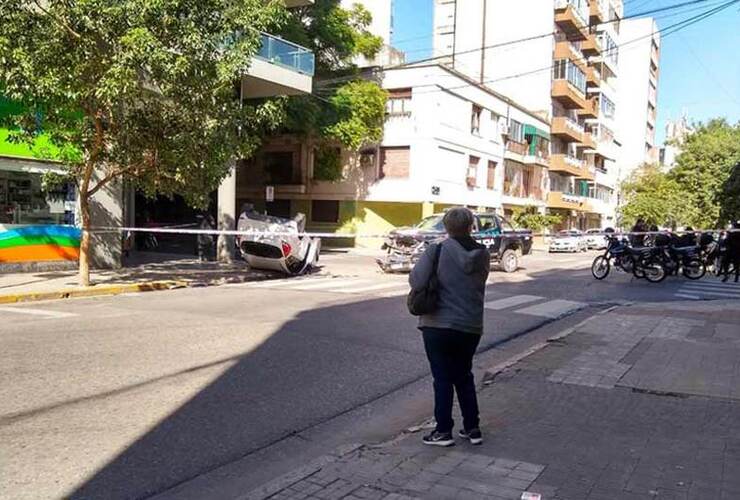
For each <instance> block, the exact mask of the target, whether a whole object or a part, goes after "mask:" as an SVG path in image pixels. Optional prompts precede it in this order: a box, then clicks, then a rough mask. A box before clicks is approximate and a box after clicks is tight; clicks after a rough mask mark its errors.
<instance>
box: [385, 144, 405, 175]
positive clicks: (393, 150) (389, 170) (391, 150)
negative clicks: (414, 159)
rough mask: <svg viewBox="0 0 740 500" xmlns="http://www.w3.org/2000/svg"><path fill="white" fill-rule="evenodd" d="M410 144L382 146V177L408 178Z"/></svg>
mask: <svg viewBox="0 0 740 500" xmlns="http://www.w3.org/2000/svg"><path fill="white" fill-rule="evenodd" d="M410 152H411V148H409V146H401V147H384V148H380V178H381V179H382V178H384V177H389V178H408V176H409V157H410Z"/></svg>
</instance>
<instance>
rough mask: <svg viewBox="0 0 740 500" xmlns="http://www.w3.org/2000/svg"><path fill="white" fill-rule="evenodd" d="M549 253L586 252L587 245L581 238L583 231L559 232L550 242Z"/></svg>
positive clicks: (567, 230)
mask: <svg viewBox="0 0 740 500" xmlns="http://www.w3.org/2000/svg"><path fill="white" fill-rule="evenodd" d="M548 250H549V251H550V252H574V253H575V252H586V251H587V250H588V244H587V243H586V238H585V237H584V236H583V231H579V230H578V229H566V230H563V231H559V232H558V233H557V234H556V235H555V237H554V238H553V239H552V240H550V247H549V248H548Z"/></svg>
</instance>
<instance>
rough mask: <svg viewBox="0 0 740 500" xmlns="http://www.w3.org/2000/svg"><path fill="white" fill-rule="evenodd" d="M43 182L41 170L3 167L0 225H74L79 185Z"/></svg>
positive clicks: (0, 191)
mask: <svg viewBox="0 0 740 500" xmlns="http://www.w3.org/2000/svg"><path fill="white" fill-rule="evenodd" d="M42 184H43V183H42V174H40V173H35V172H34V173H31V172H14V171H6V170H0V224H74V222H75V206H76V204H75V200H76V199H77V189H76V187H75V186H74V185H73V184H63V185H61V186H59V187H58V188H56V189H54V190H51V191H47V190H44V189H43V187H42Z"/></svg>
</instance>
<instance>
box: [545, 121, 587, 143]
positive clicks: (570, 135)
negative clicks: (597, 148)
mask: <svg viewBox="0 0 740 500" xmlns="http://www.w3.org/2000/svg"><path fill="white" fill-rule="evenodd" d="M550 133H551V134H552V135H554V136H556V137H559V138H561V139H562V140H564V141H565V142H581V139H582V138H583V127H582V126H580V125H579V124H578V123H576V122H574V121H573V120H571V119H570V118H567V117H565V116H556V117H555V118H553V119H552V123H551V124H550Z"/></svg>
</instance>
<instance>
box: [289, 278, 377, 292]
mask: <svg viewBox="0 0 740 500" xmlns="http://www.w3.org/2000/svg"><path fill="white" fill-rule="evenodd" d="M369 281H370V280H366V279H351V280H343V279H330V280H322V281H321V282H320V283H310V284H306V285H298V286H291V287H288V289H289V290H321V289H322V288H325V289H327V290H328V289H331V288H334V289H336V290H342V289H343V288H340V287H345V286H348V285H359V284H361V283H367V282H369Z"/></svg>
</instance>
